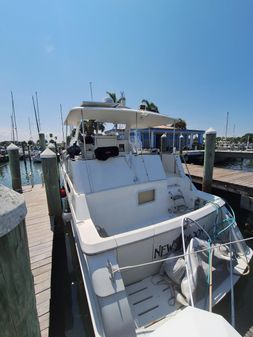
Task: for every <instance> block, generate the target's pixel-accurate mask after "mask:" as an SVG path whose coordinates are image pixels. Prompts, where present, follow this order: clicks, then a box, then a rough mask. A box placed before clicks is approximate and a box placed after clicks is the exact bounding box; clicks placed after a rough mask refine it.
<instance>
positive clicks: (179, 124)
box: [172, 118, 186, 130]
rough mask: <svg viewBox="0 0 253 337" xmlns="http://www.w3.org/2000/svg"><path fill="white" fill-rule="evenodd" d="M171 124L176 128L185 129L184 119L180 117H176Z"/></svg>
mask: <svg viewBox="0 0 253 337" xmlns="http://www.w3.org/2000/svg"><path fill="white" fill-rule="evenodd" d="M172 126H174V127H175V128H176V129H180V130H185V129H186V121H185V120H183V119H181V118H178V119H177V120H176V121H175V124H173V125H172Z"/></svg>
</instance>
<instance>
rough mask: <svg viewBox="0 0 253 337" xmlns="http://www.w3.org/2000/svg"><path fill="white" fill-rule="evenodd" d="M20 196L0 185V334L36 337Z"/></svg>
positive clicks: (23, 215)
mask: <svg viewBox="0 0 253 337" xmlns="http://www.w3.org/2000/svg"><path fill="white" fill-rule="evenodd" d="M25 215H26V206H25V202H24V199H23V196H21V195H19V194H18V193H16V192H14V191H12V190H10V189H9V188H7V187H5V186H3V185H0V266H1V268H0V312H1V319H0V331H1V336H2V335H3V336H10V337H40V328H39V321H38V315H37V310H36V301H35V291H34V283H33V277H32V272H31V267H30V258H29V249H28V241H27V233H26V225H25V220H24V218H25Z"/></svg>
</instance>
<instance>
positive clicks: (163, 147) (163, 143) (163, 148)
mask: <svg viewBox="0 0 253 337" xmlns="http://www.w3.org/2000/svg"><path fill="white" fill-rule="evenodd" d="M166 150H167V135H166V133H164V134H163V135H161V153H165V152H166Z"/></svg>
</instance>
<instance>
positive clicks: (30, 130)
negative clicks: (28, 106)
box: [28, 117, 32, 139]
mask: <svg viewBox="0 0 253 337" xmlns="http://www.w3.org/2000/svg"><path fill="white" fill-rule="evenodd" d="M28 125H29V132H30V139H32V128H31V120H30V117H28Z"/></svg>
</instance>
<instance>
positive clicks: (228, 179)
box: [184, 164, 253, 197]
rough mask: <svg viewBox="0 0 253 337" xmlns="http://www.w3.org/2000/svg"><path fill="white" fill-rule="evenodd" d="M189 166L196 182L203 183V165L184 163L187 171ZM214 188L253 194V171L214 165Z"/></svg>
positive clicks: (246, 194) (247, 194) (248, 194)
mask: <svg viewBox="0 0 253 337" xmlns="http://www.w3.org/2000/svg"><path fill="white" fill-rule="evenodd" d="M187 168H188V170H189V172H190V175H191V177H192V181H193V182H194V183H198V184H201V183H202V178H203V166H200V165H194V164H187V167H186V165H185V164H184V170H185V173H186V174H188V171H187ZM212 186H213V187H214V188H218V189H221V190H224V191H229V192H233V193H237V194H241V195H245V196H251V197H252V196H253V172H244V171H239V170H231V169H224V168H218V167H214V171H213V183H212Z"/></svg>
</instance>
